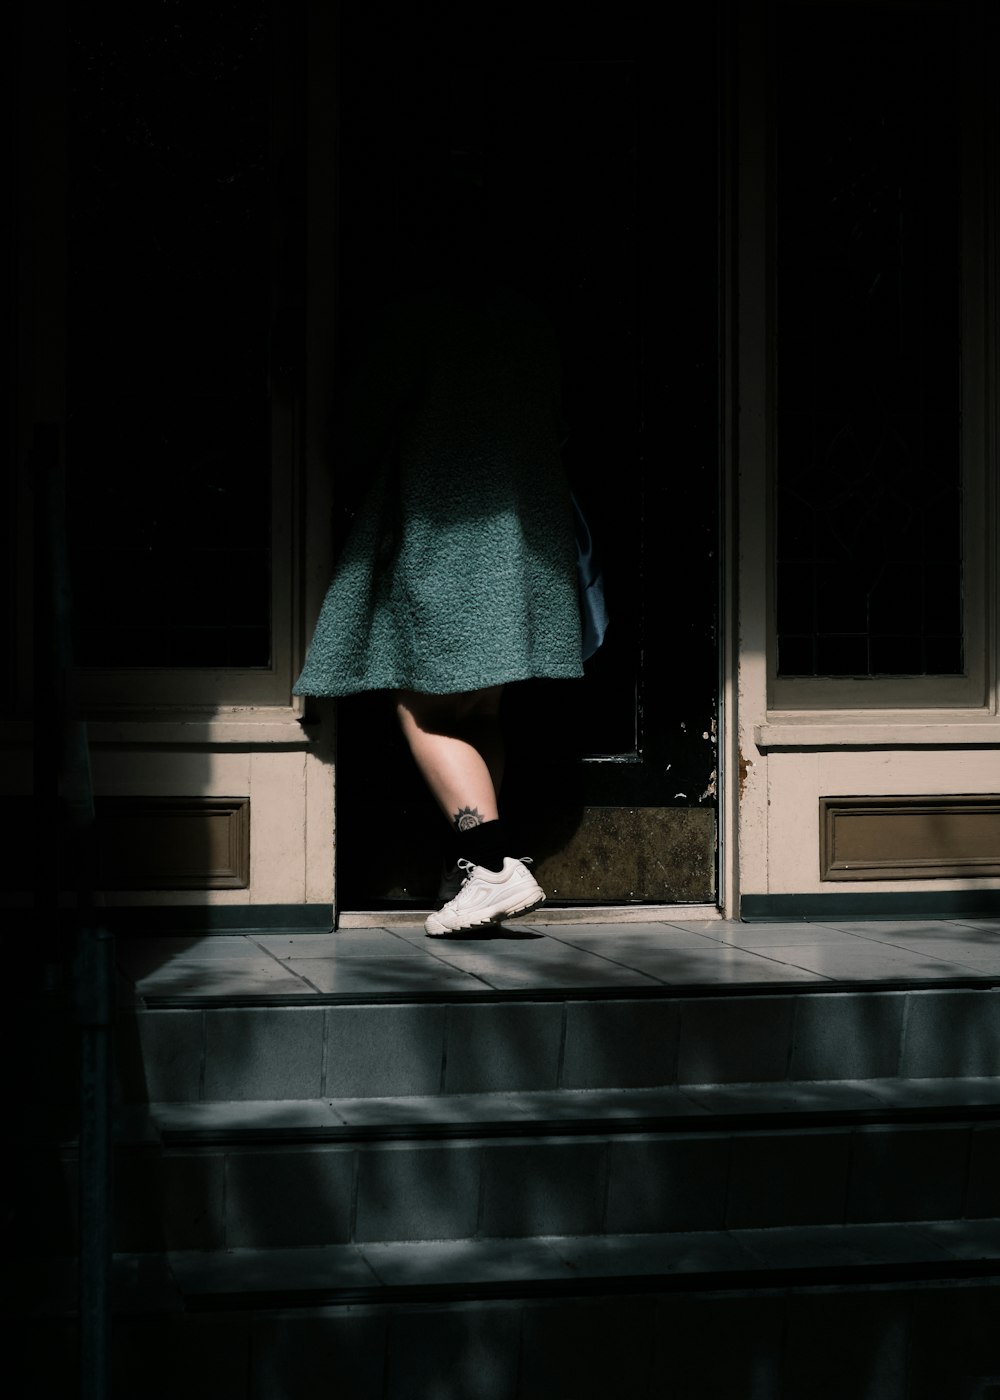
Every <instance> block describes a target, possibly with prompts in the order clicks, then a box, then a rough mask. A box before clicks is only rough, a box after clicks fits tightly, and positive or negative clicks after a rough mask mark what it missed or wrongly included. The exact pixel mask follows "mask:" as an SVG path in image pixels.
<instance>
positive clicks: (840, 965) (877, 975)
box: [768, 944, 969, 982]
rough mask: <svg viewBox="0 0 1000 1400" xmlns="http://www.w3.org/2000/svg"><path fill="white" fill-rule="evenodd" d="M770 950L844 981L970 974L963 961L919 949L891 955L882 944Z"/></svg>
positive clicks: (792, 962) (775, 955) (795, 964)
mask: <svg viewBox="0 0 1000 1400" xmlns="http://www.w3.org/2000/svg"><path fill="white" fill-rule="evenodd" d="M768 954H769V956H770V957H772V958H775V959H780V960H781V961H782V962H784V963H785V964H787V965H788V966H790V967H799V968H803V969H805V970H806V971H809V972H813V973H815V974H817V975H818V976H822V977H827V978H831V979H832V980H834V981H843V982H853V981H859V982H860V981H869V980H880V979H886V980H890V979H895V978H901V979H902V978H920V979H924V978H928V979H930V978H936V977H941V978H945V977H967V976H968V975H969V969H968V968H967V967H966V966H965V965H963V964H962V963H958V962H945V961H944V960H943V959H941V958H930V957H926V956H924V955H923V954H920V953H906V952H904V951H903V950H902V949H899V950H895V951H894V952H893V953H892V955H890V951H889V950H888V949H886V948H885V947H884V945H882V944H868V945H867V946H866V947H860V948H857V949H853V948H845V947H843V946H842V945H840V944H834V945H831V946H828V947H815V948H802V947H794V946H786V947H775V946H772V947H770V948H769V949H768Z"/></svg>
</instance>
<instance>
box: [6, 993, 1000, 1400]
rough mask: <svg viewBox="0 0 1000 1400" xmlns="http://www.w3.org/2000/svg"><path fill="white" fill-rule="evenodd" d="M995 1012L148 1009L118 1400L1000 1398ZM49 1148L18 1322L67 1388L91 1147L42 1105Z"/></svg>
mask: <svg viewBox="0 0 1000 1400" xmlns="http://www.w3.org/2000/svg"><path fill="white" fill-rule="evenodd" d="M998 1013H1000V994H998V992H997V989H996V988H995V987H994V986H993V985H992V983H991V982H990V981H989V980H987V979H984V982H983V985H982V986H981V987H974V986H971V987H970V986H968V985H963V986H961V987H947V986H942V985H935V986H919V985H910V986H894V987H883V986H879V985H878V984H874V985H872V986H870V987H866V988H864V989H852V990H849V991H842V990H833V989H829V988H825V987H816V986H809V987H796V988H787V987H780V988H777V987H776V988H758V989H755V988H748V987H746V986H738V987H733V988H730V989H722V990H720V989H719V988H718V987H713V988H700V989H699V988H688V989H685V990H684V991H683V993H677V992H670V991H664V992H660V993H657V994H656V995H648V994H642V995H639V994H634V995H629V994H625V993H623V992H622V991H621V990H619V989H615V990H614V991H612V990H608V991H607V992H603V993H602V992H599V991H595V990H594V989H589V990H588V991H587V992H586V994H579V993H573V992H564V993H556V992H549V993H546V994H544V995H541V994H540V995H538V996H527V995H525V994H523V993H518V994H511V995H505V994H503V993H489V994H484V995H482V996H478V997H468V996H462V997H457V996H456V997H448V996H447V995H445V996H440V997H427V998H424V999H422V1000H415V1001H407V1000H404V999H401V998H398V997H391V996H388V997H386V998H384V999H379V998H367V999H365V1000H363V1001H357V1000H354V1001H352V1000H351V999H349V998H334V997H330V998H327V999H325V1000H324V1001H323V1002H322V1003H321V1004H316V1003H315V1001H314V1002H313V1003H312V1004H310V1005H308V1006H306V1005H300V1004H296V1003H295V1002H294V1001H293V1000H286V1001H285V1002H284V1003H282V1000H281V998H273V999H270V1000H265V999H262V998H246V997H243V998H239V997H233V998H228V999H227V998H225V997H211V998H200V999H199V998H197V997H195V996H185V997H170V998H167V997H163V998H160V999H159V1001H158V1000H157V999H156V998H155V997H150V998H147V999H146V1002H145V1004H144V1005H139V1006H137V1007H136V1008H134V1009H133V1010H132V1011H131V1012H130V1013H129V1015H128V1016H126V1017H123V1019H122V1024H121V1027H120V1040H121V1043H120V1047H119V1064H120V1067H121V1083H120V1104H119V1110H118V1115H117V1123H116V1130H115V1139H116V1146H115V1212H116V1213H115V1248H116V1261H115V1267H116V1273H115V1293H116V1309H117V1315H116V1376H117V1382H116V1384H117V1387H118V1388H117V1392H116V1393H117V1394H120V1395H122V1396H129V1397H131V1396H135V1397H150V1400H159V1397H161V1396H164V1397H165V1396H167V1395H170V1396H172V1397H176V1396H177V1395H178V1394H180V1395H183V1396H184V1397H185V1400H189V1397H191V1398H193V1397H197V1396H200V1395H202V1394H205V1395H206V1396H207V1395H211V1396H212V1397H213V1400H281V1398H282V1397H286V1396H287V1397H289V1400H292V1397H294V1398H295V1400H312V1397H313V1396H317V1397H318V1396H320V1395H322V1396H324V1397H327V1396H334V1397H337V1400H341V1398H342V1397H359V1400H390V1398H391V1400H396V1397H403V1396H405V1397H412V1400H425V1397H426V1400H493V1397H497V1400H501V1397H502V1400H527V1397H534V1396H543V1395H544V1396H545V1397H546V1400H562V1398H563V1397H565V1400H586V1397H590V1396H594V1397H597V1396H601V1397H602V1400H604V1397H606V1396H607V1395H608V1393H609V1392H610V1393H612V1394H614V1395H616V1396H617V1397H632V1396H635V1397H654V1396H660V1395H670V1396H679V1397H691V1400H695V1397H697V1400H715V1397H719V1400H722V1397H727V1400H756V1398H757V1397H760V1400H800V1397H801V1400H805V1397H807V1396H808V1397H809V1400H814V1398H815V1400H824V1397H828V1396H829V1397H831V1400H832V1397H836V1400H861V1397H865V1398H866V1400H867V1397H871V1400H924V1397H926V1400H932V1397H933V1400H952V1397H954V1400H998V1397H1000V1056H998V1048H1000V1014H998ZM28 1138H29V1140H30V1141H29V1143H28V1144H27V1145H26V1147H25V1151H24V1152H23V1153H22V1154H21V1161H22V1163H23V1165H24V1170H25V1173H26V1178H28V1179H31V1180H33V1181H35V1182H36V1183H37V1182H39V1181H44V1182H45V1183H46V1186H47V1189H46V1190H45V1191H44V1192H38V1191H36V1192H35V1203H36V1204H35V1205H34V1206H33V1207H32V1208H31V1209H27V1210H26V1211H25V1213H24V1215H23V1218H22V1222H21V1240H20V1243H21V1247H22V1249H23V1254H24V1269H23V1273H22V1283H23V1285H24V1286H23V1287H22V1290H21V1297H20V1303H19V1302H18V1300H17V1299H14V1300H12V1302H11V1305H10V1306H11V1308H12V1310H13V1311H14V1313H15V1314H17V1315H18V1316H19V1319H20V1321H19V1328H18V1345H19V1347H20V1349H21V1351H22V1354H23V1359H24V1360H25V1361H26V1362H28V1363H29V1365H30V1366H31V1367H33V1368H34V1374H35V1376H36V1377H37V1376H38V1375H39V1374H42V1373H44V1372H45V1371H46V1369H47V1370H48V1372H49V1377H50V1382H51V1383H52V1384H53V1385H57V1384H61V1385H63V1386H67V1385H69V1386H71V1384H72V1375H71V1373H72V1353H73V1347H72V1336H73V1329H74V1325H75V1324H74V1320H73V1311H74V1296H73V1287H72V1282H73V1269H72V1251H73V1248H74V1244H75V1233H76V1221H75V1211H74V1203H75V1170H76V1145H75V1141H74V1139H73V1134H72V1127H71V1125H70V1126H67V1125H66V1123H65V1122H64V1121H63V1120H62V1119H61V1116H60V1114H59V1113H58V1112H57V1111H56V1110H55V1109H53V1108H51V1107H50V1108H49V1109H47V1110H45V1111H40V1112H39V1113H38V1115H37V1117H36V1120H35V1121H34V1122H33V1124H32V1125H31V1128H30V1132H29V1133H28ZM43 1304H44V1305H43ZM26 1393H29V1392H26ZM30 1393H31V1394H33V1395H37V1394H46V1393H53V1394H66V1395H70V1394H72V1389H71V1388H70V1389H53V1390H51V1392H47V1391H46V1390H45V1389H44V1387H42V1388H41V1389H39V1388H38V1387H37V1386H34V1387H33V1388H32V1390H31V1392H30Z"/></svg>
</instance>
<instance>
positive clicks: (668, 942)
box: [545, 924, 718, 962]
mask: <svg viewBox="0 0 1000 1400" xmlns="http://www.w3.org/2000/svg"><path fill="white" fill-rule="evenodd" d="M710 927H711V928H715V927H716V925H715V924H712V925H710ZM545 933H546V936H547V937H548V938H549V939H551V941H552V942H554V943H564V944H568V945H569V946H570V947H574V948H586V949H587V950H588V951H589V952H592V953H597V952H599V953H601V954H602V955H603V956H604V957H608V958H618V959H620V960H622V961H625V962H627V961H628V956H629V953H630V952H631V951H633V950H634V949H639V950H643V949H645V950H651V949H660V950H665V951H668V952H669V951H671V950H673V949H675V948H705V947H712V946H714V944H715V943H717V942H718V940H717V939H714V938H712V937H711V936H710V935H709V934H707V933H701V932H700V931H699V932H697V933H689V932H688V931H687V930H686V929H681V928H676V927H673V926H672V925H670V924H620V925H617V926H616V925H614V924H566V925H565V926H560V925H558V924H554V925H552V927H550V928H548V929H546V930H545Z"/></svg>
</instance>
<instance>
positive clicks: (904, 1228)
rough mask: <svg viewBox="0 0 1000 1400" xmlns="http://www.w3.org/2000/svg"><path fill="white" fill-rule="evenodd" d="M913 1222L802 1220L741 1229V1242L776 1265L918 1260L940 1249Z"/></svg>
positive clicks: (801, 1266) (804, 1266)
mask: <svg viewBox="0 0 1000 1400" xmlns="http://www.w3.org/2000/svg"><path fill="white" fill-rule="evenodd" d="M925 1228H926V1227H925V1226H924V1225H923V1224H921V1225H920V1226H919V1227H914V1226H912V1225H882V1224H879V1225H798V1226H794V1227H786V1228H784V1229H776V1230H766V1229H765V1230H739V1231H736V1232H734V1233H736V1234H737V1237H738V1238H739V1240H740V1242H741V1244H743V1245H744V1246H745V1247H746V1248H747V1249H749V1250H751V1251H752V1253H753V1254H755V1255H756V1256H757V1257H758V1258H759V1259H760V1260H761V1262H762V1263H765V1264H767V1265H768V1266H769V1267H770V1268H775V1269H808V1268H830V1267H832V1266H834V1265H837V1264H874V1263H899V1262H904V1261H906V1262H915V1261H918V1260H924V1259H927V1258H936V1257H938V1256H939V1255H940V1253H941V1250H940V1249H939V1248H938V1247H937V1246H936V1245H935V1244H934V1243H933V1242H931V1241H930V1240H929V1239H928V1237H927V1235H926V1234H925V1233H923V1231H924V1230H925Z"/></svg>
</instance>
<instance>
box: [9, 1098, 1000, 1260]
mask: <svg viewBox="0 0 1000 1400" xmlns="http://www.w3.org/2000/svg"><path fill="white" fill-rule="evenodd" d="M998 1087H1000V1085H998V1081H997V1080H995V1079H989V1080H983V1079H975V1080H969V1079H965V1080H943V1081H942V1080H936V1081H924V1082H921V1081H916V1082H909V1083H908V1082H905V1081H894V1080H879V1081H854V1082H852V1083H844V1082H839V1083H819V1082H814V1083H804V1084H803V1083H798V1084H795V1085H789V1084H787V1083H786V1084H783V1085H780V1086H778V1085H740V1086H728V1087H726V1086H718V1085H705V1086H700V1087H698V1086H692V1087H690V1088H689V1089H687V1090H685V1091H683V1092H681V1091H680V1090H677V1089H667V1090H639V1091H631V1092H625V1091H619V1092H616V1093H611V1092H607V1091H604V1092H601V1091H591V1092H586V1091H584V1092H579V1091H575V1092H574V1091H568V1092H567V1091H563V1092H561V1093H557V1092H551V1091H549V1092H541V1093H537V1094H523V1095H480V1096H474V1095H467V1096H454V1097H449V1096H437V1097H431V1098H419V1097H418V1098H413V1099H405V1098H403V1099H388V1100H381V1101H378V1100H368V1099H361V1100H351V1101H345V1100H340V1101H325V1102H322V1101H318V1102H307V1103H298V1104H294V1103H290V1102H288V1101H280V1100H279V1101H276V1102H272V1103H269V1104H259V1103H258V1104H254V1103H249V1102H244V1103H239V1102H238V1103H228V1104H207V1103H201V1104H179V1105H173V1104H161V1105H154V1106H152V1108H151V1109H150V1110H149V1111H148V1112H141V1113H140V1112H133V1113H132V1114H130V1115H129V1114H126V1115H125V1121H124V1122H123V1123H122V1125H121V1127H120V1130H119V1145H118V1152H117V1156H116V1165H115V1208H116V1245H117V1247H118V1248H119V1249H122V1250H132V1251H143V1250H153V1249H157V1248H173V1249H197V1248H204V1249H215V1248H223V1247H230V1248H233V1247H252V1246H264V1245H266V1246H269V1247H279V1246H303V1247H304V1246H310V1245H315V1246H319V1245H323V1246H326V1245H332V1244H340V1243H348V1242H363V1241H377V1240H421V1239H430V1238H434V1239H460V1238H467V1237H481V1238H496V1237H510V1238H519V1237H526V1236H531V1235H534V1234H542V1235H549V1234H586V1235H598V1234H602V1233H606V1234H619V1233H630V1234H631V1233H647V1232H670V1231H691V1230H716V1229H723V1228H750V1227H756V1228H770V1227H784V1226H789V1227H790V1226H793V1225H824V1224H845V1223H878V1222H889V1221H906V1220H921V1219H944V1218H954V1219H962V1218H967V1217H968V1218H979V1217H988V1216H993V1215H1000V1094H998ZM23 1160H24V1163H25V1170H26V1171H27V1173H28V1174H29V1177H30V1178H31V1179H32V1180H39V1179H44V1178H46V1177H47V1178H48V1179H49V1181H50V1182H51V1189H49V1190H48V1191H46V1192H45V1193H42V1194H41V1195H38V1194H37V1193H36V1196H37V1199H38V1200H39V1207H38V1208H37V1209H36V1211H35V1213H34V1215H33V1216H32V1217H31V1218H30V1219H29V1218H27V1217H25V1218H24V1220H23V1224H22V1239H23V1240H24V1241H25V1242H28V1241H31V1240H34V1241H36V1243H37V1247H39V1248H45V1249H48V1250H49V1251H50V1252H51V1251H56V1252H58V1251H60V1250H67V1249H72V1248H73V1244H72V1240H73V1218H74V1207H75V1149H74V1147H73V1145H72V1143H66V1144H64V1145H63V1146H62V1147H61V1148H59V1149H58V1150H53V1149H50V1150H49V1151H48V1152H47V1153H42V1152H38V1151H35V1152H31V1153H29V1154H27V1155H26V1156H25V1157H24V1159H23ZM25 1194H26V1195H27V1193H25Z"/></svg>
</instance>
